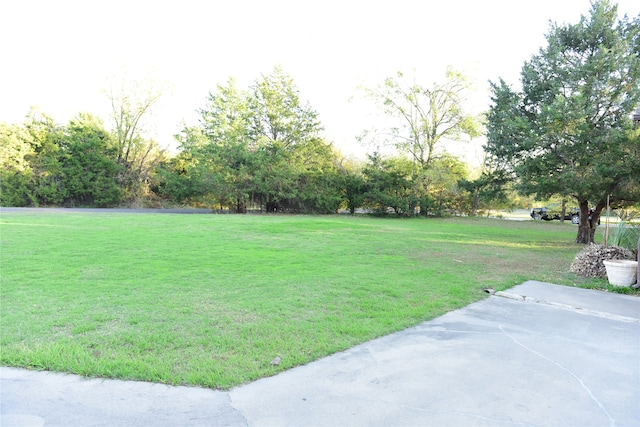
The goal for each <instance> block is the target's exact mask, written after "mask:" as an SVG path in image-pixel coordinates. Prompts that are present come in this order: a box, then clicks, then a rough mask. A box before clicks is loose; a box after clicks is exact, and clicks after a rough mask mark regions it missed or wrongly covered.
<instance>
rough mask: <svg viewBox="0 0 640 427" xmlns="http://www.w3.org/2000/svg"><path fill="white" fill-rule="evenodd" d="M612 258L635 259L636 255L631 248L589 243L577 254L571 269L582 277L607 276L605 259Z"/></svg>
mask: <svg viewBox="0 0 640 427" xmlns="http://www.w3.org/2000/svg"><path fill="white" fill-rule="evenodd" d="M610 259H629V260H635V259H636V256H635V254H634V253H633V252H631V251H630V250H629V249H625V248H621V247H618V246H602V245H594V244H590V245H587V246H586V247H585V248H584V249H583V250H582V252H580V253H579V254H578V255H576V257H575V259H574V260H573V263H572V264H571V267H570V268H569V271H571V272H572V273H575V274H577V275H578V276H582V277H600V278H606V277H607V270H606V269H605V267H604V263H603V261H605V260H610Z"/></svg>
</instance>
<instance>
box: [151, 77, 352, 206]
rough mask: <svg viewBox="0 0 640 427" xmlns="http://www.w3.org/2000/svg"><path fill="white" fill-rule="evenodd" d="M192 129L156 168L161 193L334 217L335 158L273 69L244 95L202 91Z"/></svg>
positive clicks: (337, 195)
mask: <svg viewBox="0 0 640 427" xmlns="http://www.w3.org/2000/svg"><path fill="white" fill-rule="evenodd" d="M200 116H201V117H200V125H199V126H195V127H190V128H185V130H184V131H183V132H182V134H181V135H180V136H179V141H180V143H181V148H182V152H181V153H180V155H179V156H178V159H177V160H176V161H175V162H174V163H173V168H174V169H173V170H174V171H175V172H176V173H177V174H178V175H177V176H173V177H172V176H171V170H168V169H166V168H164V172H163V176H164V178H163V180H164V183H163V185H162V188H163V190H162V191H164V194H168V195H173V196H178V197H180V198H182V199H186V200H191V201H196V202H200V203H205V204H206V203H208V204H213V205H216V206H220V207H221V208H222V207H230V208H231V209H233V210H234V211H236V212H239V213H242V212H246V210H247V209H248V208H249V207H255V206H256V205H257V206H258V207H259V208H260V209H262V210H266V211H267V212H273V211H292V212H309V213H311V212H313V213H330V212H336V210H337V209H338V207H339V205H340V203H341V201H342V195H341V191H340V188H339V185H340V184H341V182H340V180H339V179H338V176H337V167H336V166H335V165H336V163H337V162H336V161H335V160H336V157H335V153H334V152H333V150H332V148H331V147H330V145H329V144H327V143H326V142H324V141H323V140H322V139H321V138H320V136H319V135H320V132H321V130H322V127H321V126H320V123H319V121H318V120H317V113H316V112H315V111H314V110H312V109H311V107H309V106H308V105H306V106H303V105H301V103H300V100H299V96H298V91H297V89H296V87H295V86H294V84H293V80H292V79H291V77H289V76H288V75H286V74H285V73H283V72H282V70H281V69H280V68H276V69H275V70H274V72H273V73H272V74H270V75H268V76H262V77H261V78H260V79H258V80H257V81H256V82H255V84H254V85H253V86H252V87H251V90H250V91H241V90H238V89H237V88H236V86H235V81H234V80H233V79H230V80H229V82H228V84H227V85H225V86H218V87H217V90H216V92H215V93H210V94H209V97H208V100H207V105H206V107H205V108H203V109H201V110H200Z"/></svg>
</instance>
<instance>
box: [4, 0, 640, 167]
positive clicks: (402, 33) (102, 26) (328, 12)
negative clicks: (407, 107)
mask: <svg viewBox="0 0 640 427" xmlns="http://www.w3.org/2000/svg"><path fill="white" fill-rule="evenodd" d="M618 5H619V11H620V14H621V15H622V14H624V13H627V14H628V15H630V16H636V15H638V14H639V13H640V1H637V0H620V1H618ZM589 7H590V2H589V0H536V1H525V0H441V1H436V0H388V1H377V0H368V1H359V0H341V1H334V0H324V1H318V0H313V1H311V0H308V1H285V0H223V1H214V0H209V1H204V0H202V1H196V0H180V1H169V0H167V1H138V0H128V1H127V0H125V1H120V0H81V1H69V0H0V54H1V58H2V59H1V62H0V122H7V123H19V122H21V121H22V120H23V118H24V117H25V115H26V114H27V112H28V111H29V109H30V107H31V106H38V107H39V108H40V110H41V111H42V112H44V113H47V114H49V115H51V116H52V117H53V118H54V119H55V120H56V121H58V122H59V123H66V122H67V121H68V120H69V119H70V118H72V117H74V116H76V115H77V114H78V113H80V112H90V113H93V114H96V115H101V116H103V117H106V115H105V114H106V113H107V112H108V108H109V105H108V100H107V98H106V96H105V95H104V94H103V93H102V90H104V89H105V88H107V87H108V78H109V77H110V76H114V75H120V74H122V72H123V70H125V69H126V70H128V73H129V75H131V76H133V77H143V76H147V75H152V76H153V77H154V78H155V79H156V80H158V81H160V82H167V83H168V84H169V87H170V90H166V91H165V95H164V96H163V98H162V102H161V104H160V105H159V106H158V108H157V110H156V114H155V115H154V117H153V123H151V124H150V125H151V127H150V129H151V133H152V135H150V136H153V137H155V138H156V139H157V140H158V141H159V142H160V143H161V144H162V145H169V144H174V143H173V135H174V134H175V133H177V132H179V130H180V129H181V128H182V123H184V122H186V123H188V124H195V123H196V122H197V113H196V110H197V109H198V108H200V107H203V106H204V104H205V98H206V96H207V94H208V93H209V91H214V90H215V87H216V85H217V84H224V83H226V81H227V80H228V78H229V77H231V76H234V77H236V78H237V80H238V85H239V86H240V87H242V88H246V87H248V86H249V85H250V84H251V83H253V81H254V80H256V79H257V78H259V77H260V75H261V74H268V73H270V72H271V71H272V70H273V67H274V66H275V65H281V66H282V68H283V70H284V71H285V72H286V73H288V74H290V75H291V76H292V77H293V79H294V82H295V84H296V85H297V86H298V88H299V90H300V93H301V98H302V99H303V100H308V101H309V102H310V104H311V106H312V107H313V108H314V109H315V110H316V111H318V113H319V115H320V116H319V118H320V120H321V122H322V124H323V125H324V127H325V130H326V132H325V136H326V137H327V139H328V140H330V141H332V142H333V143H334V144H335V146H336V147H337V148H338V149H340V150H341V151H342V152H343V153H344V154H346V155H352V154H353V155H357V156H360V157H362V156H363V153H364V152H365V149H364V148H362V147H360V146H359V144H358V143H357V142H356V140H355V137H356V135H358V134H360V133H361V132H362V131H363V130H365V129H368V128H371V127H373V126H375V122H376V118H375V116H374V114H373V111H374V110H372V107H371V106H370V105H371V104H370V103H369V102H368V101H365V100H363V98H362V95H361V92H359V91H358V87H359V86H362V85H368V86H374V85H377V84H378V83H380V82H382V80H383V79H384V77H387V76H391V75H394V74H395V72H396V71H399V70H401V71H404V72H405V73H406V74H411V73H412V72H413V70H415V72H416V75H417V78H418V81H419V83H421V84H423V85H425V86H430V85H431V84H432V83H433V82H434V81H436V80H438V81H441V80H442V79H443V77H444V72H445V69H446V67H447V66H448V65H452V66H454V67H455V68H457V69H459V70H462V71H463V72H465V73H466V74H467V75H468V76H469V77H470V78H472V79H473V81H474V82H475V83H476V87H477V89H476V91H475V93H474V94H473V96H472V98H471V99H470V102H469V109H470V110H472V111H473V112H480V111H483V110H486V109H487V108H488V105H489V92H488V84H487V81H488V80H492V81H497V80H498V78H499V77H502V78H504V79H505V80H506V81H508V82H509V83H512V84H517V82H518V79H519V72H520V69H521V67H522V64H523V62H524V61H525V60H527V59H529V58H530V56H531V55H532V54H534V53H537V51H538V49H539V48H540V47H542V46H543V45H544V43H545V39H544V34H545V33H546V32H547V31H548V29H549V21H550V20H551V21H554V22H558V23H575V22H578V20H579V19H580V15H581V14H585V15H586V14H588V11H589ZM352 98H353V99H352ZM105 123H106V124H107V125H109V123H108V121H107V120H105ZM478 145H479V144H476V148H474V149H472V148H470V147H468V148H466V149H465V150H466V151H467V154H468V155H469V156H470V157H474V156H475V157H476V160H478V159H477V157H479V156H480V155H479V154H478V150H477V146H478ZM468 160H471V161H473V159H468Z"/></svg>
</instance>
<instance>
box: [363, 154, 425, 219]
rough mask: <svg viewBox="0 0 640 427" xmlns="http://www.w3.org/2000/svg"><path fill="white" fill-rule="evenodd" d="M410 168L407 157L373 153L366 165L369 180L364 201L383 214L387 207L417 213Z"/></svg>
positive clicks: (402, 213) (397, 212) (367, 180)
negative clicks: (383, 155)
mask: <svg viewBox="0 0 640 427" xmlns="http://www.w3.org/2000/svg"><path fill="white" fill-rule="evenodd" d="M411 169H412V163H411V161H410V160H408V159H406V158H404V157H395V158H384V157H382V156H381V155H380V154H379V153H374V154H373V155H370V156H369V162H368V163H367V165H365V167H364V169H363V175H364V177H365V179H366V183H367V192H366V193H365V196H364V198H365V203H364V205H365V206H366V207H368V208H371V209H373V210H374V211H375V212H376V213H377V214H380V215H384V214H386V213H387V209H388V208H391V209H392V210H393V212H395V213H396V214H397V215H401V216H412V215H414V212H415V208H416V206H417V203H418V200H417V198H416V197H415V195H414V192H413V191H412V182H411Z"/></svg>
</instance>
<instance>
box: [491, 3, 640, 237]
mask: <svg viewBox="0 0 640 427" xmlns="http://www.w3.org/2000/svg"><path fill="white" fill-rule="evenodd" d="M616 14H617V7H615V6H612V5H611V4H610V3H609V2H608V1H606V0H603V1H598V2H595V3H593V5H592V7H591V14H590V16H587V17H585V16H583V17H582V18H581V20H580V22H579V23H578V24H574V25H564V26H558V25H552V26H551V30H550V32H549V34H548V35H547V46H546V47H545V48H543V49H541V50H540V53H539V54H538V55H534V56H533V57H532V58H531V60H530V61H527V62H526V63H525V64H524V66H523V68H522V92H516V91H513V90H512V89H511V88H510V87H508V86H507V85H506V83H505V82H504V81H502V80H500V81H499V83H497V84H496V83H492V91H493V97H492V101H493V105H492V106H491V109H490V112H489V114H488V125H487V129H488V133H487V139H488V141H487V146H486V150H487V152H488V153H490V155H491V156H493V159H494V160H496V161H497V162H499V163H502V164H503V165H504V168H503V169H504V170H507V171H510V172H511V173H512V174H513V177H514V178H517V180H518V184H519V189H520V191H522V192H523V193H525V194H535V195H536V197H537V198H541V199H543V198H549V197H551V196H554V195H557V196H560V197H573V198H575V199H576V201H577V203H578V204H579V206H580V209H581V221H582V222H581V224H580V227H579V228H578V237H577V241H578V242H582V243H588V242H590V241H593V232H594V230H595V228H594V227H592V226H591V225H590V224H589V221H588V215H587V210H588V208H589V201H590V200H591V201H592V202H593V204H594V205H595V215H596V217H597V216H599V214H600V212H601V210H602V208H603V207H604V206H605V204H606V198H607V195H611V197H612V200H614V201H616V200H623V199H624V198H625V197H628V196H629V195H630V194H632V193H630V192H629V191H626V190H625V191H623V190H624V189H625V188H627V189H628V188H629V186H631V185H632V184H631V183H632V182H633V183H637V177H638V176H640V139H639V136H638V132H637V131H633V130H632V123H631V119H630V114H631V113H632V112H633V111H634V110H635V109H636V108H637V106H638V105H640V56H639V55H638V54H637V53H638V51H639V44H638V40H640V37H639V35H640V17H636V18H634V19H633V20H632V21H629V20H628V18H626V17H625V18H624V19H623V20H621V21H619V22H616ZM636 185H637V184H636ZM629 201H630V202H637V200H629Z"/></svg>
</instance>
